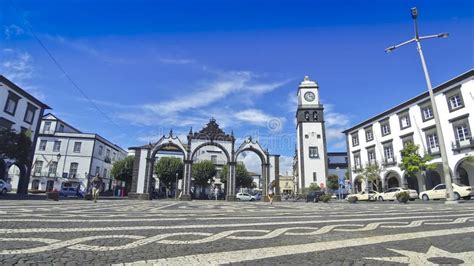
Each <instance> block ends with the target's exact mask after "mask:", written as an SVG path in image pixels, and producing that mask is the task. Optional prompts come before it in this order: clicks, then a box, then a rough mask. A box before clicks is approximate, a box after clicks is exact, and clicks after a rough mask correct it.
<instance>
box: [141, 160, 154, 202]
mask: <svg viewBox="0 0 474 266" xmlns="http://www.w3.org/2000/svg"><path fill="white" fill-rule="evenodd" d="M154 166H155V158H146V175H145V176H146V177H147V178H146V180H145V189H144V191H143V197H144V199H150V200H151V199H153V187H152V186H151V184H152V183H153V182H152V180H153V169H154Z"/></svg>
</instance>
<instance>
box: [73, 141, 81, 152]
mask: <svg viewBox="0 0 474 266" xmlns="http://www.w3.org/2000/svg"><path fill="white" fill-rule="evenodd" d="M81 146H82V142H74V152H76V153H78V152H81Z"/></svg>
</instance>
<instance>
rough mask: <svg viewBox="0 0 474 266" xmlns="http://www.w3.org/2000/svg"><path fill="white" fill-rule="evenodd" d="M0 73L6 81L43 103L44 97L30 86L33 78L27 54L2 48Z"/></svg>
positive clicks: (33, 72) (34, 87)
mask: <svg viewBox="0 0 474 266" xmlns="http://www.w3.org/2000/svg"><path fill="white" fill-rule="evenodd" d="M0 62H1V63H0V73H1V74H2V75H3V76H5V77H6V78H7V79H9V80H11V81H12V82H14V83H15V84H16V85H18V86H19V87H21V88H23V89H24V90H26V91H27V92H29V93H30V94H31V95H33V96H34V97H35V98H37V99H39V100H41V101H44V100H45V99H46V95H45V94H44V93H43V92H42V91H41V89H40V88H39V87H38V86H36V85H31V79H32V78H34V77H35V68H34V67H33V58H32V56H31V55H30V54H29V53H27V52H21V51H18V50H15V49H12V48H4V49H3V50H2V53H0Z"/></svg>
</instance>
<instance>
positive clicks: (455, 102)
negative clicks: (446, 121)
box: [449, 93, 463, 110]
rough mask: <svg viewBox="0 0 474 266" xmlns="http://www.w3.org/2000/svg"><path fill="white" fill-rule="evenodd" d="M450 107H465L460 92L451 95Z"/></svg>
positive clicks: (452, 108)
mask: <svg viewBox="0 0 474 266" xmlns="http://www.w3.org/2000/svg"><path fill="white" fill-rule="evenodd" d="M449 107H450V109H451V110H455V109H458V108H461V107H463V102H462V98H461V95H460V94H459V93H458V94H455V95H453V96H451V97H449Z"/></svg>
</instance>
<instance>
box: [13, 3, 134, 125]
mask: <svg viewBox="0 0 474 266" xmlns="http://www.w3.org/2000/svg"><path fill="white" fill-rule="evenodd" d="M9 2H10V5H11V6H12V7H13V8H14V9H15V10H16V11H17V12H18V13H19V14H21V9H20V8H19V7H17V6H16V5H15V4H14V3H13V0H9ZM25 25H26V26H27V27H28V30H29V31H30V33H31V35H32V36H33V38H34V39H35V40H36V41H37V42H38V44H39V45H40V46H41V47H42V48H43V50H44V51H45V52H46V54H47V55H48V57H49V58H50V59H51V61H53V63H54V65H55V66H56V67H57V68H58V69H59V71H60V72H61V73H62V74H63V75H64V76H65V77H66V79H67V80H68V81H69V83H71V85H72V86H73V87H74V88H75V89H76V90H77V91H78V92H79V94H80V95H81V96H82V97H84V99H85V100H86V101H87V102H89V103H90V105H91V106H92V107H94V108H95V109H96V110H97V111H98V112H99V113H100V114H101V115H103V116H104V118H105V119H106V120H107V121H108V122H110V123H111V124H112V125H114V126H115V127H116V128H117V129H119V130H120V131H121V132H122V133H125V134H126V132H125V131H124V130H123V129H122V128H121V127H120V126H119V125H118V124H117V123H115V122H114V121H113V120H112V119H111V118H110V117H109V116H108V115H107V114H106V113H105V112H104V111H102V109H101V108H99V106H98V105H97V104H96V103H95V102H94V101H93V100H92V99H91V98H90V97H89V96H87V94H86V93H85V92H84V90H83V89H81V87H80V86H79V85H78V84H77V83H76V82H75V81H74V79H73V78H72V77H71V76H70V75H69V74H68V73H67V72H66V70H65V69H64V68H63V67H62V65H61V64H60V63H59V61H58V60H57V59H56V58H55V57H54V56H53V54H52V53H51V52H50V51H49V49H48V48H47V47H46V45H44V43H43V42H42V41H41V39H40V38H39V37H38V35H37V34H36V33H35V31H34V29H33V26H32V25H31V24H30V23H29V22H28V21H26V20H25Z"/></svg>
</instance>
